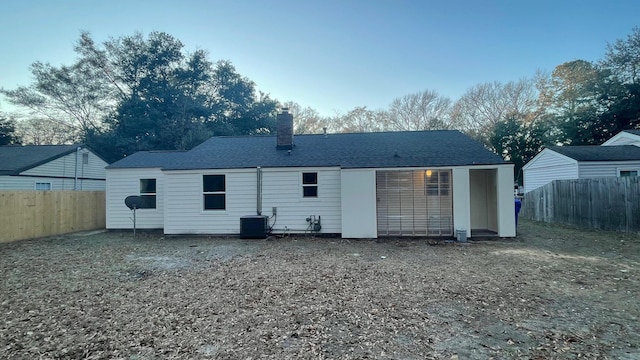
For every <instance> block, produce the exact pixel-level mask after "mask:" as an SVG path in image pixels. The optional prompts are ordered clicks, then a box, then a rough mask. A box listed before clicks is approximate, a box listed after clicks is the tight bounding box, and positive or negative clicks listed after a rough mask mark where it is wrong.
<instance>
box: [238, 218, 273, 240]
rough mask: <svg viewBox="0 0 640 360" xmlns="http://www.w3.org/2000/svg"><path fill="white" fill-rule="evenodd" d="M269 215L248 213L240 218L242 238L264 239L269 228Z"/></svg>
mask: <svg viewBox="0 0 640 360" xmlns="http://www.w3.org/2000/svg"><path fill="white" fill-rule="evenodd" d="M268 222H269V221H268V217H266V216H263V215H247V216H243V217H241V218H240V238H241V239H264V238H266V237H267V229H268V228H269V224H268Z"/></svg>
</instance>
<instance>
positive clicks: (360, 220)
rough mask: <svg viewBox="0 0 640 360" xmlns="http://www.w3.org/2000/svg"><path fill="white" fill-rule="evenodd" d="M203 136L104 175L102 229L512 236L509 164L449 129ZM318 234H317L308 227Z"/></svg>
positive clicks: (283, 123)
mask: <svg viewBox="0 0 640 360" xmlns="http://www.w3.org/2000/svg"><path fill="white" fill-rule="evenodd" d="M292 125H293V117H292V115H291V114H289V113H288V112H284V113H282V114H280V115H278V124H277V130H278V133H277V135H276V136H245V137H213V138H211V139H209V140H207V141H205V142H204V143H202V144H200V145H199V146H197V147H195V148H193V149H192V150H190V151H186V152H157V151H149V152H138V153H135V154H133V155H131V156H128V157H126V158H124V159H122V160H120V161H118V162H115V163H113V164H111V165H109V166H108V167H107V205H106V206H107V208H106V213H107V228H108V229H130V228H132V220H131V218H132V214H131V211H130V210H129V209H128V208H127V207H126V206H125V204H124V199H125V198H126V197H127V196H130V195H139V196H141V197H142V198H143V199H144V201H143V203H144V205H143V206H142V207H143V208H141V209H138V210H136V217H137V224H136V226H137V227H138V228H150V229H152V228H157V229H164V233H165V234H238V233H240V231H241V226H240V222H241V221H240V219H241V217H243V216H247V215H254V216H255V215H256V214H262V215H264V216H268V217H269V219H268V222H269V227H272V228H273V233H276V234H278V233H279V234H282V233H289V232H291V233H305V232H308V231H314V232H315V231H316V230H317V232H319V233H331V234H341V235H342V237H344V238H376V237H379V236H443V237H452V236H454V235H455V234H456V231H457V230H464V231H466V233H467V235H469V233H470V236H471V237H473V236H476V235H479V234H487V233H489V234H493V235H498V236H501V237H513V236H515V217H514V202H513V165H512V164H508V163H505V162H504V161H503V160H502V159H501V158H500V157H499V156H497V155H495V154H494V153H492V152H490V151H489V150H487V149H486V148H484V147H483V146H482V145H481V144H480V143H478V142H476V141H474V140H472V139H471V138H469V137H467V136H465V135H463V134H462V133H460V132H458V131H421V132H387V133H352V134H324V135H296V136H295V141H294V138H293V134H292V127H293V126H292ZM316 225H319V226H316Z"/></svg>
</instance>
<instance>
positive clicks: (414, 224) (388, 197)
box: [376, 170, 453, 236]
mask: <svg viewBox="0 0 640 360" xmlns="http://www.w3.org/2000/svg"><path fill="white" fill-rule="evenodd" d="M376 195H377V210H376V211H377V219H378V235H381V236H385V235H386V236H402V235H404V236H425V235H426V236H450V235H453V201H452V194H451V171H450V170H429V171H425V170H418V171H378V172H377V173H376Z"/></svg>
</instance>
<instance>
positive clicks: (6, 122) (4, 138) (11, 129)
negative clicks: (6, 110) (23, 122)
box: [0, 114, 20, 145]
mask: <svg viewBox="0 0 640 360" xmlns="http://www.w3.org/2000/svg"><path fill="white" fill-rule="evenodd" d="M13 144H20V138H19V136H18V135H17V134H16V124H15V121H14V120H12V119H9V118H7V117H6V116H4V115H3V114H0V145H13Z"/></svg>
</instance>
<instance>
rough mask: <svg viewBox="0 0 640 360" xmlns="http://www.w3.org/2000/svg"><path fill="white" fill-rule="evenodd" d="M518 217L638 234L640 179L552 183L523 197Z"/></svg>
mask: <svg viewBox="0 0 640 360" xmlns="http://www.w3.org/2000/svg"><path fill="white" fill-rule="evenodd" d="M520 216H522V217H524V218H526V219H532V220H537V221H544V222H548V223H559V224H568V225H576V226H579V227H590V228H594V229H601V230H613V231H624V232H632V233H640V178H638V177H621V178H615V177H610V178H594V179H576V180H555V181H553V182H551V183H549V184H547V185H545V186H543V187H540V188H538V189H535V190H533V191H530V192H528V193H526V194H525V196H524V200H523V202H522V210H521V212H520Z"/></svg>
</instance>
